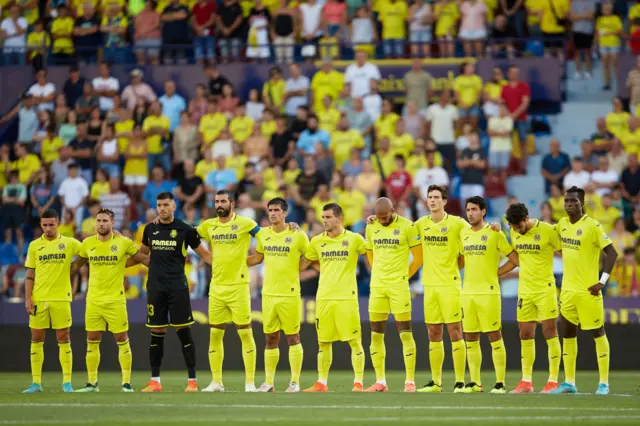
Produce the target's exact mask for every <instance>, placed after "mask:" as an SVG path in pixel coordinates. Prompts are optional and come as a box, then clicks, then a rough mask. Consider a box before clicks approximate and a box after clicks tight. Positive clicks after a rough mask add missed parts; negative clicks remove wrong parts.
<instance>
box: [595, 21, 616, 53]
mask: <svg viewBox="0 0 640 426" xmlns="http://www.w3.org/2000/svg"><path fill="white" fill-rule="evenodd" d="M596 31H597V32H598V36H599V37H600V46H601V47H620V32H621V31H622V21H621V20H620V17H619V16H616V15H611V16H600V17H599V18H598V20H597V21H596Z"/></svg>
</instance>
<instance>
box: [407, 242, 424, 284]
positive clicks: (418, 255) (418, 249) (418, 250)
mask: <svg viewBox="0 0 640 426" xmlns="http://www.w3.org/2000/svg"><path fill="white" fill-rule="evenodd" d="M411 255H412V256H413V259H411V264H410V265H409V278H411V277H413V276H414V275H415V274H416V272H418V269H420V267H421V266H422V244H418V245H417V246H415V247H411Z"/></svg>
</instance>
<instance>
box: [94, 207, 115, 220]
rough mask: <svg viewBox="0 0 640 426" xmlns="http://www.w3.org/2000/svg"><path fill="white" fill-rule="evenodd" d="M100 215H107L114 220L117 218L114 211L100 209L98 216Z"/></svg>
mask: <svg viewBox="0 0 640 426" xmlns="http://www.w3.org/2000/svg"><path fill="white" fill-rule="evenodd" d="M99 214H106V215H108V216H109V217H110V218H111V219H112V220H113V219H115V218H116V214H115V213H114V212H113V210H110V209H104V208H103V209H100V210H98V214H96V216H97V215H99Z"/></svg>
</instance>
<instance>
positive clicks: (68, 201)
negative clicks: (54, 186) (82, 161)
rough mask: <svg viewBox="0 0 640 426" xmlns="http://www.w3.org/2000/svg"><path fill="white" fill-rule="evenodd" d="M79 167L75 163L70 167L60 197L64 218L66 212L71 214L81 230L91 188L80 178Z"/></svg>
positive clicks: (60, 190) (61, 186) (59, 191)
mask: <svg viewBox="0 0 640 426" xmlns="http://www.w3.org/2000/svg"><path fill="white" fill-rule="evenodd" d="M79 172H80V171H79V167H78V165H77V164H75V163H71V164H69V166H68V176H67V177H66V178H65V179H64V180H63V181H62V183H61V184H60V188H58V196H59V197H60V204H61V205H62V209H63V213H62V214H63V216H64V215H65V214H66V212H67V211H68V212H70V213H71V214H72V215H73V217H74V219H75V224H76V227H78V228H80V226H81V225H82V220H83V219H84V216H83V214H84V205H85V203H86V201H87V199H88V197H89V186H88V185H87V181H86V180H85V179H84V178H82V177H80V173H79Z"/></svg>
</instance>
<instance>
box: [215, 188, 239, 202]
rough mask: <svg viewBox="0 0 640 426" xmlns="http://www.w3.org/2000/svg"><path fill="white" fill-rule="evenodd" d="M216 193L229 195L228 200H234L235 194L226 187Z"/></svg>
mask: <svg viewBox="0 0 640 426" xmlns="http://www.w3.org/2000/svg"><path fill="white" fill-rule="evenodd" d="M216 195H226V196H227V197H229V201H236V197H235V194H234V193H233V192H232V191H229V190H227V189H221V190H219V191H218V192H216Z"/></svg>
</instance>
